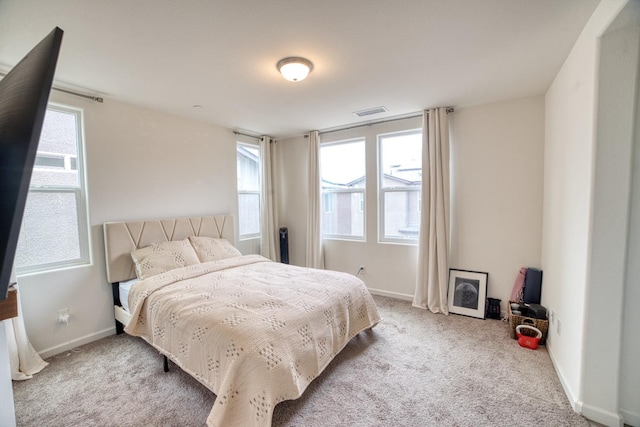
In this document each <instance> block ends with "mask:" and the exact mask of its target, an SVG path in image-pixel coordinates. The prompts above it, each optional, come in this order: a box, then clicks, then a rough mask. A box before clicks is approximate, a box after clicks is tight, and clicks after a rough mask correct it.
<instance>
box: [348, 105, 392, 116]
mask: <svg viewBox="0 0 640 427" xmlns="http://www.w3.org/2000/svg"><path fill="white" fill-rule="evenodd" d="M387 111H389V110H387V109H386V108H385V107H376V108H369V109H367V110H360V111H354V112H353V114H355V115H356V116H358V117H366V116H371V115H372V114H379V113H386V112H387Z"/></svg>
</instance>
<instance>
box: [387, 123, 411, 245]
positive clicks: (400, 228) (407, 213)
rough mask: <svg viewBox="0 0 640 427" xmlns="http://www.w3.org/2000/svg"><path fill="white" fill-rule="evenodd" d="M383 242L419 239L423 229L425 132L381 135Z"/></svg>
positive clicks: (404, 241)
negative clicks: (423, 149)
mask: <svg viewBox="0 0 640 427" xmlns="http://www.w3.org/2000/svg"><path fill="white" fill-rule="evenodd" d="M378 150H379V151H378V158H379V166H378V173H379V178H378V183H379V208H380V221H379V223H380V238H379V240H380V241H381V242H402V243H406V242H407V240H409V241H411V240H417V239H418V235H419V232H420V200H421V185H422V131H421V130H410V131H404V132H394V133H388V134H381V135H378Z"/></svg>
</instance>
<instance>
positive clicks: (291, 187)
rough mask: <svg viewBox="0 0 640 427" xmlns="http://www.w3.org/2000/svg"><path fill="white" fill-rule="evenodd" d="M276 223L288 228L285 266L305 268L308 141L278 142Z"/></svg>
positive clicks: (297, 138)
mask: <svg viewBox="0 0 640 427" xmlns="http://www.w3.org/2000/svg"><path fill="white" fill-rule="evenodd" d="M276 144H278V150H277V156H278V159H277V163H278V165H280V169H279V171H278V175H277V176H278V178H277V191H278V197H277V202H276V205H277V206H278V221H279V222H280V227H287V228H288V229H289V263H290V264H293V265H299V266H303V267H304V266H305V264H306V256H307V237H306V236H307V194H308V191H309V189H308V186H309V174H308V172H307V171H308V170H309V168H308V166H307V165H308V162H309V160H308V158H309V142H308V140H307V139H305V138H304V137H302V136H300V137H296V138H289V139H285V140H278V141H277V142H276Z"/></svg>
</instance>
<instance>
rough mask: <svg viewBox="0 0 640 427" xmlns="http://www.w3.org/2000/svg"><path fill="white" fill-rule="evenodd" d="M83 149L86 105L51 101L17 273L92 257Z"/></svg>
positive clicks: (35, 171) (38, 152)
mask: <svg viewBox="0 0 640 427" xmlns="http://www.w3.org/2000/svg"><path fill="white" fill-rule="evenodd" d="M83 149H84V142H83V131H82V113H81V111H80V110H76V109H71V108H67V107H62V106H54V105H50V106H49V107H48V108H47V113H46V115H45V119H44V124H43V127H42V133H41V136H40V141H39V143H38V151H37V153H36V160H35V164H34V167H33V174H32V176H31V182H30V184H29V195H28V197H27V203H26V206H25V212H24V216H23V220H22V228H21V230H20V238H19V241H18V248H17V250H16V258H15V266H16V271H17V272H18V273H29V272H35V271H44V270H51V269H55V268H61V267H68V266H73V265H80V264H87V263H89V262H90V255H89V233H88V226H87V207H86V206H87V204H86V194H85V184H84V181H85V180H84V162H83Z"/></svg>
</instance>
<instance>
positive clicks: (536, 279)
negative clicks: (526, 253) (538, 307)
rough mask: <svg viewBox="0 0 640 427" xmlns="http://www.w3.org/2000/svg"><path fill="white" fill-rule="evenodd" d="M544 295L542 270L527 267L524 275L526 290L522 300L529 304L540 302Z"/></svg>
mask: <svg viewBox="0 0 640 427" xmlns="http://www.w3.org/2000/svg"><path fill="white" fill-rule="evenodd" d="M541 295H542V270H538V269H537V268H527V274H526V275H525V276H524V292H523V295H522V301H523V302H526V303H529V304H540V297H541Z"/></svg>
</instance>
